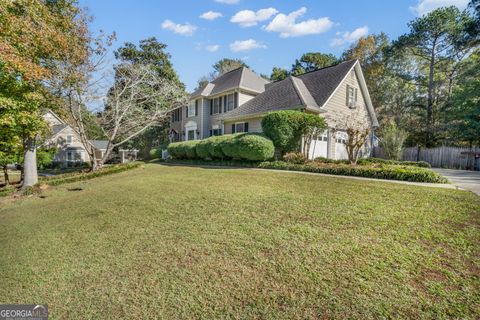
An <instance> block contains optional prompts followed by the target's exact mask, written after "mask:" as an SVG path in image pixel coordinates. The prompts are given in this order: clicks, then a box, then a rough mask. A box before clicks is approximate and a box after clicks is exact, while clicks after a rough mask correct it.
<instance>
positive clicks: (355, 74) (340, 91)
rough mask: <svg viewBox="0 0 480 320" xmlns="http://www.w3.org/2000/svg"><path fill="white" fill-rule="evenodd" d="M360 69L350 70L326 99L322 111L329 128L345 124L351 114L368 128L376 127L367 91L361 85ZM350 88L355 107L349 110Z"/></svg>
mask: <svg viewBox="0 0 480 320" xmlns="http://www.w3.org/2000/svg"><path fill="white" fill-rule="evenodd" d="M360 73H361V69H360V68H359V67H358V68H357V67H355V68H352V69H351V70H350V71H349V72H348V73H347V74H346V75H345V77H344V79H343V80H342V81H341V82H340V84H339V85H338V87H337V88H336V89H335V91H334V92H333V94H332V95H331V96H330V97H329V98H328V99H327V101H326V102H325V104H324V106H323V108H322V109H324V110H325V111H326V113H325V114H324V117H325V119H326V120H327V122H328V123H329V125H331V126H335V125H340V124H341V123H344V122H345V119H347V117H349V116H351V115H352V114H353V115H355V116H356V117H361V118H363V119H365V121H366V122H367V123H368V124H369V125H370V126H377V125H378V123H377V119H376V117H375V114H374V113H373V114H372V112H371V110H370V106H369V104H371V102H370V101H369V96H368V91H366V86H364V85H363V84H362V82H363V81H362V80H363V78H362V75H361V74H360ZM348 87H352V88H354V89H355V90H356V92H357V93H356V97H357V99H356V107H355V108H350V107H349V106H347V88H348Z"/></svg>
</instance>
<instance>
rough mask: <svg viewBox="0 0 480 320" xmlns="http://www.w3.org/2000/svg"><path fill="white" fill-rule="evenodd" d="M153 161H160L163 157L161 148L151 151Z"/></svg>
mask: <svg viewBox="0 0 480 320" xmlns="http://www.w3.org/2000/svg"><path fill="white" fill-rule="evenodd" d="M149 154H150V158H151V159H158V158H161V157H162V149H160V148H152V149H150V151H149Z"/></svg>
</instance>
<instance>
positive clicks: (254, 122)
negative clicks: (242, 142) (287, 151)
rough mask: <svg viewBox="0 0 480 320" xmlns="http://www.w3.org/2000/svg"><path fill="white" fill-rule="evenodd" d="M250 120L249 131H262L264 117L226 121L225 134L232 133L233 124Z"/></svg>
mask: <svg viewBox="0 0 480 320" xmlns="http://www.w3.org/2000/svg"><path fill="white" fill-rule="evenodd" d="M237 122H248V132H262V118H252V119H246V120H238V121H225V134H230V133H232V124H234V123H237Z"/></svg>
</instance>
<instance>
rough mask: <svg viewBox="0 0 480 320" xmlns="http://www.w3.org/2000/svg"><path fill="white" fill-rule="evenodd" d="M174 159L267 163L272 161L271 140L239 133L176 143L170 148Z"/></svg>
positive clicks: (251, 134)
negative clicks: (266, 161) (269, 160)
mask: <svg viewBox="0 0 480 320" xmlns="http://www.w3.org/2000/svg"><path fill="white" fill-rule="evenodd" d="M168 152H169V153H170V155H171V156H172V158H174V159H178V160H184V159H203V160H207V159H234V160H249V161H265V160H268V159H271V158H272V157H273V153H274V146H273V143H272V141H271V140H269V139H267V138H266V137H265V136H263V135H261V134H257V133H238V134H230V135H224V136H215V137H210V138H207V139H204V140H195V141H185V142H175V143H171V144H170V145H169V146H168Z"/></svg>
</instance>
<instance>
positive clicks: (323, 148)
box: [309, 131, 328, 159]
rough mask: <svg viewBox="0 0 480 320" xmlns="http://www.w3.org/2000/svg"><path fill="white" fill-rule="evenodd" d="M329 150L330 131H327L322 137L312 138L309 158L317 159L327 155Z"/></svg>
mask: <svg viewBox="0 0 480 320" xmlns="http://www.w3.org/2000/svg"><path fill="white" fill-rule="evenodd" d="M327 152H328V133H327V131H325V132H324V133H323V134H322V135H321V137H320V139H318V140H312V143H311V144H310V152H309V159H315V158H317V157H325V158H326V157H327V154H328V153H327Z"/></svg>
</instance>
